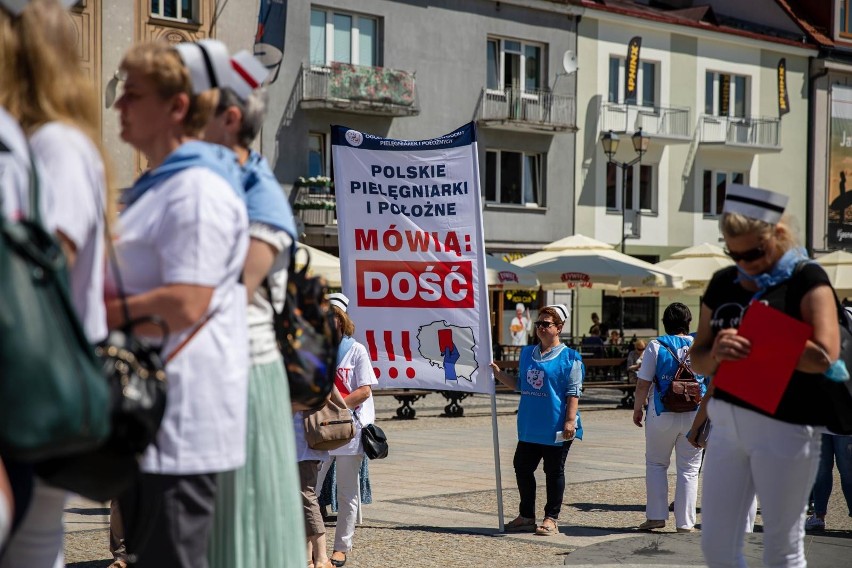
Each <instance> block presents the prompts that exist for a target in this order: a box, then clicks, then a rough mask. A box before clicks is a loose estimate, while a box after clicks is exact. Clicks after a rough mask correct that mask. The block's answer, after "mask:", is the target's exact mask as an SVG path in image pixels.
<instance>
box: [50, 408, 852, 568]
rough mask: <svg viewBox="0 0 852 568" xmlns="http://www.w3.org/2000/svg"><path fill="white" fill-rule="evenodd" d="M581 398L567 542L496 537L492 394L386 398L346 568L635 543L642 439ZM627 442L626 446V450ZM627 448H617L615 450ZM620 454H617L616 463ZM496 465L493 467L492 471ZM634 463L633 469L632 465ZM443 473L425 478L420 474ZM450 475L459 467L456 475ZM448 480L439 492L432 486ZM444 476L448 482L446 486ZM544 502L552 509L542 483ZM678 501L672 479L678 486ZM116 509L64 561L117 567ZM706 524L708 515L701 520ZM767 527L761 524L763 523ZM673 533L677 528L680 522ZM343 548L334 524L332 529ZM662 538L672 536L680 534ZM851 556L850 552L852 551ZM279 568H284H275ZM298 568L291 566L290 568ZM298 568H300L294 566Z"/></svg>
mask: <svg viewBox="0 0 852 568" xmlns="http://www.w3.org/2000/svg"><path fill="white" fill-rule="evenodd" d="M594 395H595V396H594V398H593V397H592V396H589V397H587V398H586V399H584V400H583V403H582V404H583V406H582V409H583V411H584V414H583V420H584V423H585V425H586V431H587V435H586V439H585V440H583V441H582V442H578V443H576V444H575V446H574V447H572V449H571V452H570V453H569V456H568V465H567V467H566V477H567V486H566V491H565V506H564V507H563V511H562V514H561V518H560V531H561V534H560V535H558V536H555V537H536V536H533V535H501V534H499V533H498V532H497V499H496V492H495V489H494V488H495V485H494V468H493V454H492V453H491V452H492V449H491V442H490V436H491V434H490V431H491V409H490V400H489V398H488V397H485V396H481V395H477V396H474V397H472V398H468V399H466V400H465V401H464V402H463V403H462V404H463V406H464V408H465V416H464V417H463V418H456V419H451V418H444V417H440V416H439V414H440V413H441V412H443V406H444V404H446V401H444V400H443V399H442V398H441V397H440V396H439V395H437V394H432V395H429V396H428V397H426V399H424V400H421V401H418V402H417V403H416V404H415V408H416V409H417V420H412V421H398V420H392V419H390V418H389V417H390V416H392V415H393V414H394V412H393V411H394V409H395V408H396V401H394V400H393V399H391V398H390V397H378V398H377V415H378V417H379V424H380V425H381V426H382V428H383V429H384V430H385V431H386V432H387V434H388V436H389V439H390V442H391V448H392V450H391V457H390V458H388V459H387V460H383V461H382V462H373V463H371V466H370V472H371V473H370V476H371V482H372V486H373V496H374V500H375V501H374V503H373V504H372V505H366V506H365V507H364V513H363V516H364V521H363V523H362V524H361V525H359V526H358V527H357V529H356V533H355V549H354V550H353V551H352V553H351V555H350V557H349V560H348V562H347V564H346V565H347V566H351V567H352V568H379V567H383V566H400V565H404V566H406V567H407V568H421V567H422V568H427V567H429V568H431V567H434V566H447V567H467V566H472V565H485V566H499V567H532V566H559V565H562V564H563V562H564V561H565V560H566V558H567V556H568V555H569V554H570V553H571V552H572V551H574V550H576V549H577V548H578V547H581V546H586V545H588V544H595V543H600V542H606V541H608V540H611V539H615V538H624V537H625V536H629V535H635V534H636V531H635V528H634V527H636V526H637V525H638V524H639V523H640V522H642V521H643V520H644V518H645V515H644V503H645V483H644V461H643V458H642V455H643V452H644V439H643V438H642V431H641V430H639V429H638V428H635V427H634V426H632V424H631V422H630V420H631V414H630V412H629V411H627V410H623V409H617V410H616V409H614V406H615V403H616V402H617V401H618V398H619V396H618V395H617V394H613V395H607V394H603V395H599V394H597V393H594ZM516 405H517V399H516V398H515V397H514V396H513V395H501V396H498V405H497V407H498V420H497V422H498V425H499V428H498V429H499V432H500V438H501V443H500V454H501V472H502V486H503V506H504V517H505V518H506V519H507V520H508V519H511V518H513V517H514V516H515V514H516V511H517V504H518V501H517V500H518V496H517V490H516V489H515V485H514V477H513V476H512V473H511V456H512V451H513V448H514V444H515V436H514V424H515V416H514V409H515V407H516ZM434 439H438V440H450V441H452V442H441V443H440V444H438V446H437V447H438V449H439V450H440V451H438V454H437V455H442V454H443V453H449V452H451V450H452V446H453V445H456V446H462V444H463V443H466V444H467V447H464V446H463V450H464V453H463V454H462V455H464V456H469V458H470V459H469V461H470V463H471V465H470V467H467V468H466V467H465V464H464V463H453V462H459V461H465V460H460V459H455V460H453V459H447V462H451V463H447V464H438V465H436V463H435V462H436V459H435V458H434V455H435V454H433V453H432V452H433V448H432V447H431V446H429V445H428V444H427V442H429V441H432V440H434ZM625 440H626V442H625ZM610 447H612V448H615V447H618V448H619V449H618V450H611V451H610V450H608V448H610ZM613 452H615V454H616V455H609V454H612V453H613ZM489 460H490V462H491V464H492V465H490V470H489V469H488V465H487V464H488V462H489ZM634 462H635V463H634ZM438 466H440V468H443V469H434V470H433V471H431V472H429V471H427V472H425V474H424V477H422V478H421V477H418V474H419V473H423V472H422V471H419V470H426V469H428V468H430V467H438ZM451 466H457V467H455V468H453V467H451ZM435 476H439V477H441V476H444V477H445V480H444V481H441V479H439V480H438V482H437V483H431V482H432V481H434V480H432V479H430V477H435ZM444 477H442V479H444ZM539 485H540V487H539V489H540V490H539V492H538V493H539V496H538V500H537V502H538V503H540V504H541V503H543V502H544V491H543V478H542V479H541V483H540V484H539ZM670 488H671V489H670V491H671V492H672V493H671V494H672V495H673V489H674V484H673V480H672V481H671V483H670ZM107 513H108V510H107V509H106V508H104V505H102V504H96V503H91V502H85V501H82V500H79V499H77V500H74V501H72V502H71V503H69V507H68V509H67V514H66V522H67V526H68V532H67V535H66V561H67V562H68V563H69V564H68V565H69V566H73V567H75V568H84V567H85V568H102V567H105V566H107V565H108V564H109V563H110V560H109V552H108V549H107V541H108V536H107V528H106V527H107V520H108V519H107V517H106V514H107ZM827 522H828V527H829V530H827V531H826V532H825V534H826V535H828V536H842V537H846V538H852V518H850V517H848V516H847V511H846V509H845V502H844V500H843V496H842V494H841V492H840V484H839V479H836V483H835V490H834V491H833V493H832V498H831V501H830V503H829V513H828V519H827ZM699 523H700V514H699ZM757 524H758V529H759V526H760V524H761V519H760V517H759V516H758V520H757ZM670 525H671V523H670ZM328 531H329V532H328V537H329V538H328V541H329V543H331V542H333V534H334V527H333V526H329V527H328ZM660 532H663V533H666V532H668V533H673V532H674V528H673V527H672V526H669V527H667V528H666V529H663V530H662V531H660ZM847 550H848V549H847ZM276 568H277V567H276ZM283 568H290V567H283ZM294 568H300V567H294Z"/></svg>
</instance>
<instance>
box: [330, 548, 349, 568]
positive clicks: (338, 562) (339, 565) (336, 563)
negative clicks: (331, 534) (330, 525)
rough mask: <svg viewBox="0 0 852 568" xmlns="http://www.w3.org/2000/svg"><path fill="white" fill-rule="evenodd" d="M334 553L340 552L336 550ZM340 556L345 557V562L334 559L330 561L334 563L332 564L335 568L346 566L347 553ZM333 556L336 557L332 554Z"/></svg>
mask: <svg viewBox="0 0 852 568" xmlns="http://www.w3.org/2000/svg"><path fill="white" fill-rule="evenodd" d="M334 552H339V551H338V550H335V551H334ZM340 554H342V555H343V560H335V559H334V558H331V559H330V560H331V563H332V564H334V565H335V566H337V568H340V567H341V566H343V565H344V564H346V553H345V552H341V553H340ZM332 556H334V553H332Z"/></svg>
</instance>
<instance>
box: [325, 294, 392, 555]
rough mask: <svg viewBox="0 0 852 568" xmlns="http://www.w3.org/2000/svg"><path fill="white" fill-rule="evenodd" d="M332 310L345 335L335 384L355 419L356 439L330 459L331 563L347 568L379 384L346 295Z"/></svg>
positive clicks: (333, 301)
mask: <svg viewBox="0 0 852 568" xmlns="http://www.w3.org/2000/svg"><path fill="white" fill-rule="evenodd" d="M329 303H330V304H331V309H332V310H333V311H334V319H335V322H337V327H338V329H339V330H340V332H341V334H342V335H343V341H341V343H340V351H339V354H338V357H337V377H336V378H335V381H334V384H335V386H336V387H337V390H339V391H340V394H341V395H343V400H344V401H345V402H346V406H347V407H348V408H349V409H350V410H351V411H352V413H353V415H354V416H355V437H354V438H352V441H350V442H349V443H348V444H346V445H345V446H343V447H342V448H338V449H336V450H332V451H330V452H329V456H330V457H333V458H334V460H335V462H336V463H337V492H338V494H337V508H338V511H337V529H336V530H335V533H334V552H333V553H332V555H331V563H332V564H334V565H335V566H338V567H339V566H343V565H344V564H346V555H347V554H348V553H349V551H350V550H352V538H353V536H354V535H355V517H356V516H357V513H358V503H359V496H358V473H359V471H360V470H361V461H363V459H364V446H363V445H362V444H361V429H362V428H363V427H364V426H366V425H367V424H372V423H373V422H375V420H376V410H375V407H374V405H373V392H372V385H375V384H378V382H379V381H378V380H377V379H376V375H375V373H374V372H373V365H372V364H371V362H370V356H369V355H368V354H367V348H366V347H364V346H363V345H361V344H360V343H358V342H357V341H355V340H354V339H353V338H352V335H353V334H354V333H355V324H354V323H352V320H351V319H349V316H348V315H347V313H346V310H347V307H348V306H349V298H347V297H346V296H344V295H343V294H339V293H338V294H331V295H330V296H329ZM330 467H331V460H330V459H329V460H327V461H325V462H324V463H323V466H322V470H320V474H319V479H318V480H317V487H322V484H323V480H324V479H325V475H326V473H328V470H329V468H330Z"/></svg>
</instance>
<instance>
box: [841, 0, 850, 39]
mask: <svg viewBox="0 0 852 568" xmlns="http://www.w3.org/2000/svg"><path fill="white" fill-rule="evenodd" d="M839 2H840V21H839V26H838V27H839V28H840V35H843V36H852V21H850V20H852V0H839Z"/></svg>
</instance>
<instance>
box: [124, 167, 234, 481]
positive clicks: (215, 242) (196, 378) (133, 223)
mask: <svg viewBox="0 0 852 568" xmlns="http://www.w3.org/2000/svg"><path fill="white" fill-rule="evenodd" d="M115 246H116V253H117V255H118V260H119V266H120V269H121V277H122V280H123V282H124V286H125V289H126V292H127V294H128V295H130V296H133V295H135V294H140V293H142V292H147V291H149V290H153V289H155V288H159V287H161V286H164V285H166V284H195V285H200V286H208V287H212V288H214V292H213V298H212V300H211V302H210V306H209V307H208V309H207V313H208V314H210V313H213V314H214V315H213V317H212V318H210V319H209V320H208V321H207V322H206V324H205V325H204V327H203V328H202V329H201V330H200V331H199V332H198V333H197V334H196V335H195V336H194V337H193V338H192V339H191V340H190V341H189V343H187V344H186V345H185V347H184V348H183V350H182V351H180V353H179V354H178V355H177V356H176V357H175V359H174V360H172V361H171V362H170V363H169V364H168V365H167V367H166V374H167V381H168V386H169V388H168V403H167V406H166V415H165V418H164V419H163V424H162V426H161V428H160V431H159V433H158V434H157V440H156V444H151V446H150V447H149V448H148V450H147V452H146V453H145V456H144V459H143V461H142V470H143V471H146V472H149V473H163V474H183V475H190V474H197V473H212V472H217V471H227V470H231V469H236V468H238V467H240V466H242V465H243V463H244V462H245V439H246V413H247V407H248V367H249V361H248V337H247V330H248V323H247V320H246V291H245V287H244V286H243V285H242V284H239V283H238V279H239V276H240V274H241V273H242V269H243V263H244V262H245V257H246V252H247V250H248V218H247V214H246V208H245V205H244V203H243V202H242V200H240V198H239V197H238V196H237V194H236V193H235V192H234V190H233V189H232V188H231V186H230V185H229V184H228V183H227V182H226V181H225V180H224V179H222V178H221V177H220V176H219V175H217V174H215V173H213V172H212V171H210V170H208V169H206V168H201V167H191V168H188V169H186V170H183V171H181V172H179V173H177V174H175V175H173V176H172V177H170V178H168V179H167V180H165V181H164V182H162V183H160V184H159V185H157V186H155V187H152V188H151V189H149V190H148V191H147V192H146V193H145V194H144V195H142V197H140V198H139V200H138V201H136V203H134V204H133V205H131V206H130V207H129V208H128V209H127V210H125V211H124V213H122V215H121V217H120V218H119V223H118V240H117V241H116V243H115ZM108 276H111V275H108ZM110 284H111V283H109V282H108V286H110ZM112 287H113V288H114V286H112ZM195 327H196V326H195V325H193V326H191V327H189V328H187V329H184V330H180V331H178V332H174V331H173V332H172V334H171V335H170V336H169V341H168V344H167V345H166V346H165V349H164V350H163V355H164V356H166V357H167V356H168V355H169V354H170V353H171V352H172V351H173V350H174V349H175V347H176V346H177V345H179V344H180V343H181V342H182V341H183V339H184V338H185V337H186V336H187V335H188V334H189V333H191V332H192V331H193V330H194V329H195Z"/></svg>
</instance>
